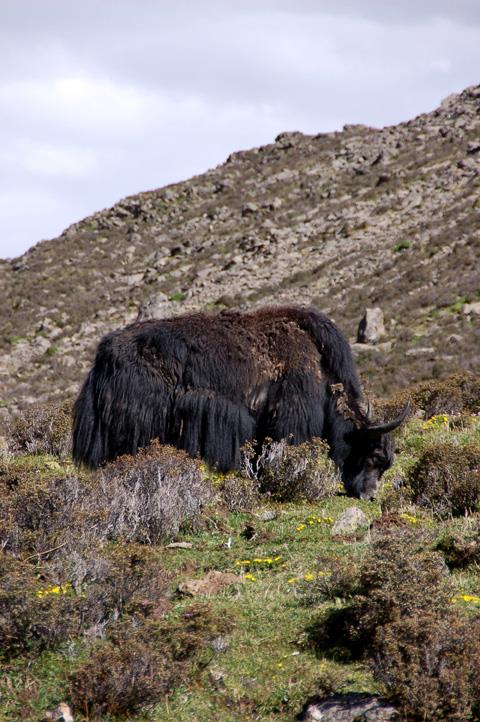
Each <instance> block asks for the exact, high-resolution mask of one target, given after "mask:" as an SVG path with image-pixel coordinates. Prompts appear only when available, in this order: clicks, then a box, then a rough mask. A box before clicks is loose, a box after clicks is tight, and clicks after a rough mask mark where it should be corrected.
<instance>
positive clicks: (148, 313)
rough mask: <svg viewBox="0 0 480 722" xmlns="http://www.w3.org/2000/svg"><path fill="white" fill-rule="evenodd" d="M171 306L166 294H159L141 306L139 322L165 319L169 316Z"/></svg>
mask: <svg viewBox="0 0 480 722" xmlns="http://www.w3.org/2000/svg"><path fill="white" fill-rule="evenodd" d="M171 305H172V304H171V301H169V300H168V296H166V295H165V294H164V293H157V294H156V295H155V296H152V297H151V298H148V299H147V300H146V301H144V302H143V303H142V304H141V306H140V308H139V309H138V316H137V321H147V320H148V319H151V318H165V317H166V316H168V315H169V311H170V307H171Z"/></svg>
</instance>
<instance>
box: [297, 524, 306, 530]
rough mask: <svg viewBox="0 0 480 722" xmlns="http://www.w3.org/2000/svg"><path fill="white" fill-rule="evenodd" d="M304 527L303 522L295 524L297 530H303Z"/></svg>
mask: <svg viewBox="0 0 480 722" xmlns="http://www.w3.org/2000/svg"><path fill="white" fill-rule="evenodd" d="M304 529H305V524H299V525H298V526H297V531H303V530H304Z"/></svg>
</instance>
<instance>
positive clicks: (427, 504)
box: [409, 443, 480, 517]
mask: <svg viewBox="0 0 480 722" xmlns="http://www.w3.org/2000/svg"><path fill="white" fill-rule="evenodd" d="M409 485H410V488H411V493H412V498H413V501H414V502H415V503H416V504H418V505H419V506H422V507H424V508H427V509H430V510H431V511H432V512H434V513H435V514H438V515H439V516H442V517H445V516H449V515H453V516H460V515H463V514H465V513H466V512H473V511H475V509H476V508H477V506H478V504H479V502H480V446H478V445H476V444H467V445H465V446H459V445H456V444H453V443H442V444H433V445H431V446H428V447H427V448H426V449H424V451H423V453H422V455H421V456H420V458H419V460H418V461H417V463H416V464H415V465H414V466H413V467H412V469H411V470H410V473H409Z"/></svg>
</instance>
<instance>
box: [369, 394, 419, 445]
mask: <svg viewBox="0 0 480 722" xmlns="http://www.w3.org/2000/svg"><path fill="white" fill-rule="evenodd" d="M411 408H412V404H411V401H410V400H408V401H407V403H406V404H405V406H404V408H403V409H402V411H401V412H400V414H399V415H398V416H397V417H396V418H395V419H392V421H386V422H385V423H381V424H372V425H371V426H368V427H367V429H366V431H367V433H368V434H371V435H372V436H379V435H380V434H388V432H389V431H394V430H395V429H398V427H399V426H401V425H402V424H403V423H405V421H406V420H407V418H408V415H409V414H410V410H411Z"/></svg>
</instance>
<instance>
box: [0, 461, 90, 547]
mask: <svg viewBox="0 0 480 722" xmlns="http://www.w3.org/2000/svg"><path fill="white" fill-rule="evenodd" d="M32 462H33V463H32ZM52 466H53V468H52ZM57 467H59V465H58V464H56V463H55V462H54V463H53V465H52V464H50V463H49V462H47V463H45V462H43V460H39V461H38V462H37V461H36V460H35V459H33V460H32V459H18V460H15V459H14V460H12V461H8V460H6V461H4V462H0V500H1V504H0V545H1V547H2V548H3V549H5V550H6V551H8V552H11V553H13V554H16V555H18V554H20V553H21V552H22V553H24V554H31V553H37V554H43V553H44V552H45V551H46V550H47V549H49V548H50V547H53V546H55V545H56V544H57V543H59V542H58V539H59V537H62V531H63V529H64V528H65V526H66V525H67V524H68V523H69V522H70V520H71V516H72V513H73V509H74V508H75V505H76V503H77V501H78V499H79V496H80V494H81V492H82V484H81V481H80V480H79V479H78V478H77V477H70V476H69V475H66V476H64V477H62V476H61V475H60V474H61V469H60V468H57ZM62 540H63V539H62Z"/></svg>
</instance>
